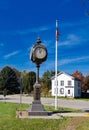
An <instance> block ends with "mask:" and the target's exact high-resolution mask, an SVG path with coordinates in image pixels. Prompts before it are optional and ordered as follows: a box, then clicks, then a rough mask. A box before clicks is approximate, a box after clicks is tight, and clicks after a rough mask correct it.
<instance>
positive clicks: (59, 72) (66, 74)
mask: <svg viewBox="0 0 89 130" xmlns="http://www.w3.org/2000/svg"><path fill="white" fill-rule="evenodd" d="M61 74H65V75H67V76H69V77H71V78H72V79H75V80H78V81H81V80H80V79H78V78H76V77H74V76H72V75H71V74H68V73H66V72H63V71H62V72H59V73H58V74H57V76H59V75H61ZM54 78H55V76H53V77H52V78H51V80H53V79H54Z"/></svg>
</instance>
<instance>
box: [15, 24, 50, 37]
mask: <svg viewBox="0 0 89 130" xmlns="http://www.w3.org/2000/svg"><path fill="white" fill-rule="evenodd" d="M49 29H50V27H48V26H41V27H37V28H30V29H25V30H19V31H17V33H18V34H20V35H24V34H28V33H33V32H34V33H39V32H43V31H47V30H49Z"/></svg>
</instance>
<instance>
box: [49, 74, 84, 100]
mask: <svg viewBox="0 0 89 130" xmlns="http://www.w3.org/2000/svg"><path fill="white" fill-rule="evenodd" d="M51 83H52V90H51V92H52V96H55V95H56V90H57V96H60V97H73V98H74V97H81V80H79V79H78V78H75V77H73V76H71V75H70V74H67V73H65V72H60V73H59V74H58V75H57V89H56V84H55V83H56V82H55V77H52V79H51Z"/></svg>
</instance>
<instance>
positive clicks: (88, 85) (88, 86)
mask: <svg viewBox="0 0 89 130" xmlns="http://www.w3.org/2000/svg"><path fill="white" fill-rule="evenodd" d="M87 89H89V75H87V76H86V77H85V91H87Z"/></svg>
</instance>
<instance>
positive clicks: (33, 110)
mask: <svg viewBox="0 0 89 130" xmlns="http://www.w3.org/2000/svg"><path fill="white" fill-rule="evenodd" d="M40 87H41V85H40V84H38V83H36V84H35V85H34V101H33V102H32V104H31V106H30V109H28V110H27V111H28V116H47V115H48V112H47V111H45V110H44V106H43V105H42V104H41V101H40Z"/></svg>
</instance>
